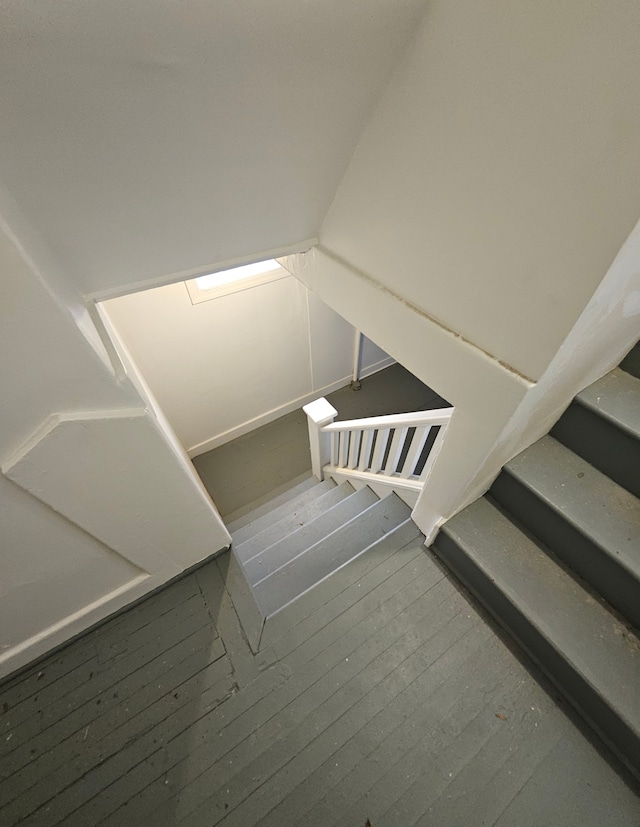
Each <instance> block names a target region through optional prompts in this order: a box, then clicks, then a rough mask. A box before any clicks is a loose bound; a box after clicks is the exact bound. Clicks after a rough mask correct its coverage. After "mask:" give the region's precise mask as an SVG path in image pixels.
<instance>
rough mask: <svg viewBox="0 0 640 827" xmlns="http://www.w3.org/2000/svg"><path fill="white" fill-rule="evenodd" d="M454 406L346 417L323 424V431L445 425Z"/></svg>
mask: <svg viewBox="0 0 640 827" xmlns="http://www.w3.org/2000/svg"><path fill="white" fill-rule="evenodd" d="M453 410H454V409H453V408H436V409H435V410H432V411H415V412H412V413H404V414H390V415H388V416H369V417H364V418H363V419H345V420H343V421H341V422H331V423H330V424H329V425H323V426H322V430H323V431H327V432H330V431H370V430H375V429H376V428H414V427H416V426H418V425H444V424H446V423H447V422H448V421H449V420H450V419H451V414H452V413H453Z"/></svg>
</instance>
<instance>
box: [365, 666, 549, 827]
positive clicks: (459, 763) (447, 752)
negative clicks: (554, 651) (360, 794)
mask: <svg viewBox="0 0 640 827" xmlns="http://www.w3.org/2000/svg"><path fill="white" fill-rule="evenodd" d="M506 689H507V694H508V696H509V701H510V702H511V703H517V702H518V700H519V698H520V697H521V696H520V693H521V692H523V691H524V690H523V689H522V687H518V686H517V681H516V685H514V682H513V680H511V681H508V682H507V686H506ZM493 699H494V705H495V702H497V703H498V704H499V706H500V708H503V709H504V708H505V707H506V703H507V698H506V697H505V693H504V692H503V691H501V690H498V691H497V692H496V693H494V698H493ZM495 715H496V713H495V712H494V710H493V708H491V709H486V708H485V709H484V710H482V711H479V710H478V708H477V706H476V708H475V709H474V708H473V705H471V706H470V707H469V708H468V710H467V714H466V715H465V714H461V715H460V716H459V718H458V720H456V721H455V722H451V723H450V724H449V726H448V728H447V729H446V730H443V729H442V728H441V727H438V726H436V727H435V728H434V729H432V730H431V731H430V732H428V733H425V737H423V739H422V740H421V741H420V742H419V744H418V745H417V747H416V748H415V749H414V750H412V751H411V754H410V756H407V758H409V760H407V759H406V758H403V760H402V761H401V762H400V763H399V764H398V766H397V768H396V772H394V773H393V774H392V775H393V778H394V779H395V780H396V786H395V788H394V789H386V795H385V797H384V799H381V798H380V796H379V791H378V790H376V791H375V795H373V796H369V798H368V801H367V803H368V805H369V806H370V807H371V809H370V812H371V817H372V818H375V820H376V821H378V822H379V823H380V824H381V825H384V824H387V825H390V824H406V825H407V827H409V825H413V824H415V823H416V822H418V821H419V820H420V819H421V818H423V817H428V810H429V807H431V806H433V805H434V803H435V802H437V801H438V800H439V799H440V798H441V797H443V796H445V797H446V795H447V790H448V789H449V787H450V786H451V785H452V784H453V783H454V781H455V779H456V778H457V776H458V774H459V773H461V772H463V771H464V769H465V767H466V766H467V765H468V764H469V763H471V762H474V764H475V760H474V759H477V756H478V755H479V754H480V751H481V749H482V747H483V746H484V745H485V744H486V743H487V742H488V741H489V740H490V739H491V738H492V737H493V735H494V734H495V733H496V731H498V732H500V731H501V729H500V726H501V725H502V724H504V723H505V722H504V721H500V720H499V719H497V718H496V717H495ZM503 729H504V727H503ZM541 736H542V737H545V736H546V737H547V738H555V737H557V735H556V734H555V733H554V732H553V731H552V732H551V733H541ZM384 786H385V788H387V787H388V785H387V779H385V785H384ZM425 814H426V816H425ZM452 824H453V822H447V825H452Z"/></svg>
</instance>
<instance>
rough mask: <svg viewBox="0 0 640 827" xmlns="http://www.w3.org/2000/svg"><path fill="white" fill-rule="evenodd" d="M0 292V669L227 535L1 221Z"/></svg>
mask: <svg viewBox="0 0 640 827" xmlns="http://www.w3.org/2000/svg"><path fill="white" fill-rule="evenodd" d="M41 261H42V259H41ZM49 272H51V273H53V272H55V266H54V265H53V264H52V265H51V267H50V268H49ZM0 293H1V295H2V301H1V302H0V349H1V351H2V354H3V358H2V360H1V362H0V384H1V386H2V389H3V390H2V399H1V401H0V468H1V470H2V474H0V677H1V676H2V675H4V674H6V673H8V672H10V671H12V670H13V669H15V668H17V667H19V666H20V665H22V664H24V663H26V662H28V661H29V660H31V659H33V658H34V657H36V656H38V655H39V654H41V653H43V652H45V651H47V650H48V649H49V648H51V647H52V646H55V645H56V644H58V643H60V642H62V641H63V640H65V639H67V638H68V637H69V636H71V635H73V634H77V633H78V632H79V631H81V630H82V629H84V628H87V627H88V626H89V625H91V624H92V623H95V622H96V621H98V620H100V619H101V618H102V617H104V616H105V615H107V614H109V613H110V612H113V611H115V610H116V609H118V608H120V607H121V606H122V605H125V604H126V603H128V602H129V601H131V600H133V599H135V598H137V597H139V596H140V595H141V594H144V593H145V592H146V591H148V590H150V589H152V588H154V587H156V586H158V585H159V584H160V583H162V582H164V581H166V580H167V579H168V578H170V577H172V576H175V575H177V574H179V573H180V572H181V571H183V570H184V569H185V568H186V567H188V566H190V565H192V564H194V563H196V562H198V561H199V560H201V559H203V558H204V557H207V556H208V555H210V554H212V553H214V552H216V551H218V550H220V549H221V548H223V547H225V546H226V545H228V542H229V535H228V533H227V531H226V529H225V528H224V526H223V525H222V522H221V521H220V519H219V517H218V516H217V514H216V512H215V509H214V507H213V506H212V504H211V502H210V500H209V499H208V497H207V496H206V495H205V494H203V493H202V491H201V490H200V489H199V488H198V485H197V481H196V480H195V479H194V478H193V476H190V475H189V474H188V473H187V471H186V469H185V467H184V466H182V465H181V464H180V462H179V458H178V456H177V455H176V453H175V452H174V451H173V450H172V449H171V448H170V447H169V445H168V443H167V441H166V440H165V439H164V437H163V435H162V433H161V430H160V428H159V426H158V424H157V423H156V421H155V420H154V418H153V417H152V416H150V415H148V414H147V413H146V412H145V410H144V402H143V400H142V399H141V398H140V396H139V395H138V393H137V392H136V391H135V389H134V388H133V386H132V385H131V384H130V382H129V381H128V380H127V379H124V378H123V379H118V378H116V376H114V374H113V372H112V371H111V370H110V369H109V365H108V360H107V362H105V361H104V360H103V359H101V358H100V357H99V356H98V354H97V352H96V350H95V349H94V348H93V347H91V346H90V345H89V343H88V342H87V340H86V339H85V337H84V336H83V334H82V333H81V331H80V330H79V328H78V326H77V325H76V320H75V318H74V316H73V314H72V313H71V312H69V309H68V307H67V306H65V304H64V302H62V301H60V300H59V299H58V297H56V294H55V293H54V292H52V289H51V288H50V286H48V285H46V284H45V283H44V282H43V281H42V280H41V277H40V275H39V274H38V273H37V272H36V271H35V269H34V267H33V265H32V264H31V263H29V262H28V261H27V259H26V258H25V256H24V255H23V253H22V252H21V250H20V248H19V243H18V241H17V239H16V238H15V237H14V236H13V233H12V230H11V228H10V227H9V226H8V225H7V224H2V223H0ZM94 335H95V332H94ZM128 412H129V413H130V414H131V415H129V413H128ZM69 428H73V429H75V432H74V433H75V435H76V436H75V438H74V439H73V440H71V442H69V441H68V440H66V441H65V438H64V435H65V433H67V434H68V433H69V430H68V429H69ZM114 428H116V429H117V431H118V433H115V432H114V430H113V429H114ZM138 451H139V452H140V453H138ZM136 453H137V456H136ZM132 487H133V490H132ZM127 491H129V493H128V494H127ZM142 492H144V493H143V494H142V498H140V497H139V496H138V494H139V493H142ZM132 494H135V497H134V496H132Z"/></svg>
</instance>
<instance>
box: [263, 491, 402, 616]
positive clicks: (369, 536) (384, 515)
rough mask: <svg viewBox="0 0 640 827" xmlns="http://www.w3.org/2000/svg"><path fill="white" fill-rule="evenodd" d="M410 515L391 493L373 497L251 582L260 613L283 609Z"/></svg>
mask: <svg viewBox="0 0 640 827" xmlns="http://www.w3.org/2000/svg"><path fill="white" fill-rule="evenodd" d="M362 490H365V489H362ZM358 493H359V492H358ZM410 516H411V510H410V508H409V507H408V506H407V505H406V504H405V503H403V502H402V500H400V499H399V497H397V496H396V495H395V494H391V495H389V496H388V497H385V498H384V499H382V500H376V502H375V503H373V505H370V506H369V507H368V508H367V509H366V510H365V511H363V512H362V513H360V514H359V515H358V516H357V517H355V518H354V519H352V520H350V521H349V522H348V523H346V524H345V525H343V526H342V527H341V528H339V529H338V530H337V531H334V532H333V534H331V535H330V536H329V537H326V538H325V539H323V540H321V541H320V542H318V543H317V544H316V545H314V546H311V547H310V548H307V549H305V550H304V551H303V552H301V553H300V554H298V555H297V556H296V557H294V558H293V559H292V560H291V561H290V562H289V563H288V564H287V565H286V566H284V567H283V568H280V569H278V570H277V571H275V572H273V574H271V575H270V576H268V577H266V578H265V579H263V580H262V581H261V582H260V583H258V584H257V585H256V586H254V588H253V594H254V597H255V599H256V602H257V604H258V606H259V607H260V609H261V611H262V613H263V614H264V616H265V617H269V616H270V615H273V614H275V613H276V612H277V611H279V610H281V609H283V608H284V607H285V606H287V605H288V604H289V603H291V602H292V601H293V600H295V599H297V598H298V597H300V596H301V595H302V594H304V593H305V592H306V591H308V590H309V589H310V588H312V587H313V586H315V585H317V584H318V583H320V582H321V581H322V580H324V579H325V578H326V577H328V576H329V575H331V574H332V573H333V572H335V571H337V570H338V569H339V568H341V567H342V566H344V565H345V564H346V563H348V562H349V561H350V560H353V559H354V558H355V557H357V556H358V555H359V554H361V553H362V552H363V551H365V550H366V549H368V548H369V547H370V546H372V545H373V544H374V543H376V542H377V541H378V540H380V538H381V537H384V535H385V534H387V533H388V532H389V531H392V530H393V529H395V528H397V527H398V526H399V525H400V524H401V523H403V522H405V521H406V520H408V519H409V518H410Z"/></svg>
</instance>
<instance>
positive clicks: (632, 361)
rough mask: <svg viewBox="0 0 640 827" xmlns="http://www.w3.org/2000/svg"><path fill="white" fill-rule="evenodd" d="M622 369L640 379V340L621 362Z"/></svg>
mask: <svg viewBox="0 0 640 827" xmlns="http://www.w3.org/2000/svg"><path fill="white" fill-rule="evenodd" d="M620 367H621V368H622V370H624V371H626V372H627V373H630V374H631V375H632V376H635V377H636V379H640V342H636V344H635V346H634V347H632V348H631V350H630V351H629V353H627V355H626V356H625V357H624V359H623V360H622V362H620Z"/></svg>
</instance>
